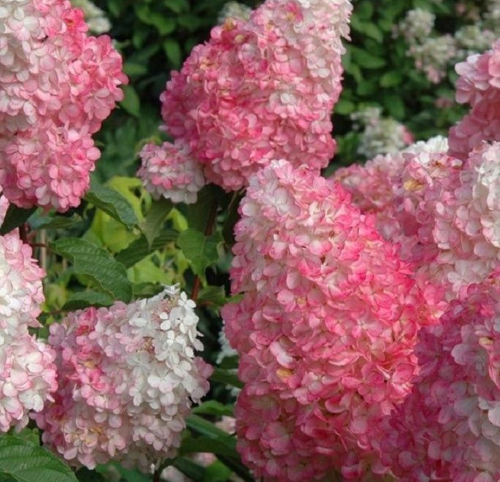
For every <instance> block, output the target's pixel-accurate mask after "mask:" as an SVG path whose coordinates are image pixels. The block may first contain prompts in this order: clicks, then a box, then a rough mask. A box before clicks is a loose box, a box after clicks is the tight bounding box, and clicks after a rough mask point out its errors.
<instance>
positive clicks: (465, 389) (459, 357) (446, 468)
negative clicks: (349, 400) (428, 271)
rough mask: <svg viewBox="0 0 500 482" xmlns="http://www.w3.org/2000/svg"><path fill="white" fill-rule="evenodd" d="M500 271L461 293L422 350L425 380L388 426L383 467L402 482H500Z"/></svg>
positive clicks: (425, 336) (427, 336) (423, 340)
mask: <svg viewBox="0 0 500 482" xmlns="http://www.w3.org/2000/svg"><path fill="white" fill-rule="evenodd" d="M499 319H500V272H499V271H498V270H497V271H496V272H494V273H493V274H492V275H491V277H489V278H488V279H486V280H485V281H483V282H482V283H481V284H479V285H470V286H468V287H465V288H463V289H462V290H461V293H460V295H459V297H458V299H457V300H455V301H453V302H452V303H451V306H450V308H449V311H448V312H447V313H446V314H445V315H444V316H443V317H442V318H441V324H440V325H439V326H437V327H432V328H428V329H424V330H423V331H422V333H421V335H420V341H419V345H418V348H417V353H418V357H419V361H420V364H421V366H422V369H421V373H420V375H419V378H418V380H417V382H416V384H415V387H414V389H413V391H412V393H411V394H410V395H409V396H408V398H407V399H406V400H405V402H404V403H403V404H402V405H400V406H399V407H397V408H396V410H395V412H394V413H393V414H392V415H391V416H389V417H388V418H387V419H386V423H385V424H384V431H383V432H382V436H381V444H380V447H381V450H382V454H383V455H382V460H383V462H384V463H385V464H386V465H387V466H388V467H390V469H391V470H392V472H393V473H394V475H395V476H397V477H398V479H397V480H401V481H402V482H413V481H416V480H429V481H430V480H453V481H454V482H455V481H458V482H477V481H487V482H493V481H496V480H499V478H500V464H499V460H500V363H499V356H498V354H499V353H500V351H499V348H500V335H499V333H500V327H499V321H498V320H499Z"/></svg>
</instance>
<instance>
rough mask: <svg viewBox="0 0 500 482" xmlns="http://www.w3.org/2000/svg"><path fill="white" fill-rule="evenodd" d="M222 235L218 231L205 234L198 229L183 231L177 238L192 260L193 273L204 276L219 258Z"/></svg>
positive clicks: (185, 254) (178, 243)
mask: <svg viewBox="0 0 500 482" xmlns="http://www.w3.org/2000/svg"><path fill="white" fill-rule="evenodd" d="M221 243H222V235H221V234H220V233H219V232H217V233H215V234H214V235H213V236H205V235H204V234H203V233H201V232H200V231H197V230H196V229H187V230H186V231H183V232H182V233H181V234H180V235H179V238H178V239H177V245H178V246H179V248H181V249H182V252H183V253H184V256H186V258H187V259H188V260H189V261H190V262H191V268H192V270H193V273H195V274H196V275H198V276H201V277H204V276H205V270H206V269H207V267H208V266H210V265H211V264H214V263H216V262H217V261H218V259H219V251H218V248H219V245H220V244H221Z"/></svg>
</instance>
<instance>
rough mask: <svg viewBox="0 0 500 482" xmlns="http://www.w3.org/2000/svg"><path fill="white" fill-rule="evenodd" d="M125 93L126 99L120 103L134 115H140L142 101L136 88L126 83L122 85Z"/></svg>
mask: <svg viewBox="0 0 500 482" xmlns="http://www.w3.org/2000/svg"><path fill="white" fill-rule="evenodd" d="M122 89H123V92H124V93H125V97H124V99H123V100H122V101H121V103H120V105H121V106H122V107H123V108H124V109H125V110H126V111H127V112H128V113H129V114H132V115H133V116H134V117H139V116H140V114H141V101H140V99H139V95H138V94H137V92H136V90H135V89H134V88H133V87H132V86H131V85H124V86H123V87H122Z"/></svg>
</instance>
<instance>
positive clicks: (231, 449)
mask: <svg viewBox="0 0 500 482" xmlns="http://www.w3.org/2000/svg"><path fill="white" fill-rule="evenodd" d="M180 453H181V455H188V454H196V453H207V454H215V455H223V456H225V457H230V458H234V459H236V460H238V459H239V456H238V452H236V438H234V437H231V436H230V435H228V434H224V436H219V437H217V438H212V437H187V438H185V439H184V440H183V442H182V446H181V448H180Z"/></svg>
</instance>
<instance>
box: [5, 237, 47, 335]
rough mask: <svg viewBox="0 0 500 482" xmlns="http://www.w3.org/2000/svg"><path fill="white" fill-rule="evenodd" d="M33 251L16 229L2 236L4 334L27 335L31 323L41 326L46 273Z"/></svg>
mask: <svg viewBox="0 0 500 482" xmlns="http://www.w3.org/2000/svg"><path fill="white" fill-rule="evenodd" d="M32 255H33V252H32V249H31V246H29V245H28V244H25V243H23V242H22V241H21V239H20V238H19V236H18V235H17V234H16V233H11V234H8V235H7V236H0V272H1V276H0V338H1V337H2V336H3V335H9V336H13V335H15V334H17V333H20V334H22V335H24V334H27V333H28V326H39V324H38V321H37V319H36V317H37V316H38V315H39V314H40V311H41V309H40V305H41V304H42V303H43V302H44V301H45V298H44V295H43V286H42V279H43V277H44V276H45V273H44V272H43V270H42V269H40V268H39V266H38V265H37V264H36V262H35V261H34V260H33V259H32Z"/></svg>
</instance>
